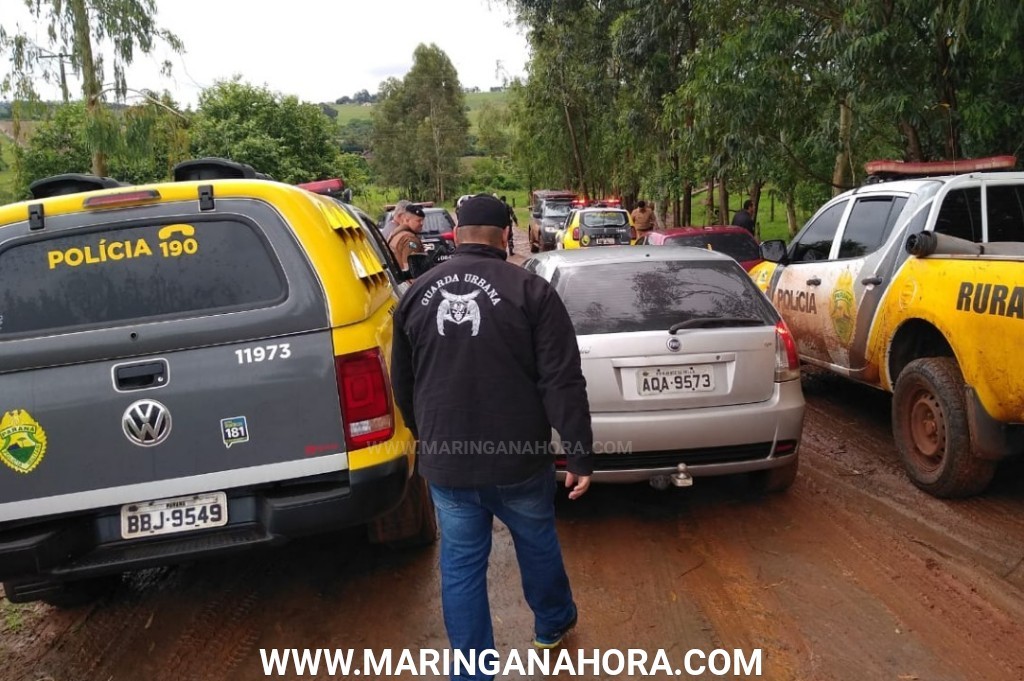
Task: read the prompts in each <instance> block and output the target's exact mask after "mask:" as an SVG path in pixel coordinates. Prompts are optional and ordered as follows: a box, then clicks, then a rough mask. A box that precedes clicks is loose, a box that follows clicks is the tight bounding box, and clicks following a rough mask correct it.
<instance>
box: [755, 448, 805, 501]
mask: <svg viewBox="0 0 1024 681" xmlns="http://www.w3.org/2000/svg"><path fill="white" fill-rule="evenodd" d="M799 468H800V457H799V456H798V457H796V458H794V459H793V461H792V463H789V464H786V465H785V466H782V467H781V468H768V469H766V470H763V471H755V472H753V473H751V474H750V489H751V491H752V492H754V493H755V494H778V493H779V492H785V491H786V490H787V489H789V488H790V487H792V486H793V483H794V482H795V481H796V472H797V470H798V469H799Z"/></svg>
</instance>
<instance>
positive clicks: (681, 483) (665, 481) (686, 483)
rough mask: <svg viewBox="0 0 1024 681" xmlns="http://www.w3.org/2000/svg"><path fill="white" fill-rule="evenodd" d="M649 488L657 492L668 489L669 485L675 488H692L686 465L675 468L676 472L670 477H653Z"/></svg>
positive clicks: (691, 478)
mask: <svg viewBox="0 0 1024 681" xmlns="http://www.w3.org/2000/svg"><path fill="white" fill-rule="evenodd" d="M650 482H651V487H653V488H654V489H656V490H658V491H664V490H667V489H668V486H669V485H673V486H675V487H693V476H692V475H690V473H689V471H687V470H686V464H685V463H681V464H679V465H678V466H676V472H675V473H672V474H671V475H655V476H654V477H653V478H651V480H650Z"/></svg>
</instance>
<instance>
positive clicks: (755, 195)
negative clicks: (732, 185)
mask: <svg viewBox="0 0 1024 681" xmlns="http://www.w3.org/2000/svg"><path fill="white" fill-rule="evenodd" d="M761 186H762V184H761V181H760V180H755V181H754V182H753V184H751V185H750V200H751V201H753V202H754V208H753V210H751V211H750V217H751V218H753V219H754V238H755V239H757V240H758V241H760V240H761V225H760V224H759V223H758V222H757V207H758V206H759V205H761Z"/></svg>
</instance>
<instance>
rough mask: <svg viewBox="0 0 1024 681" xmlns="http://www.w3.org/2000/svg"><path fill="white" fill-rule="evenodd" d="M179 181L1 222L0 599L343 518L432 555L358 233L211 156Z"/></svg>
mask: <svg viewBox="0 0 1024 681" xmlns="http://www.w3.org/2000/svg"><path fill="white" fill-rule="evenodd" d="M175 180H176V181H174V182H164V183H160V184H154V185H147V186H140V187H131V186H124V185H121V184H120V183H118V182H116V181H114V180H110V179H109V178H96V177H91V176H60V177H57V178H48V179H45V180H41V181H39V182H37V183H35V184H34V185H33V187H32V190H33V194H34V198H33V199H32V200H29V201H26V202H23V203H16V204H12V205H9V206H4V207H0V581H2V582H3V585H4V591H5V593H6V596H7V598H8V599H9V600H10V601H12V602H19V601H20V602H24V601H31V600H39V599H41V600H45V601H47V602H50V603H53V604H56V605H71V604H73V603H75V602H80V601H81V600H84V599H86V598H88V597H89V596H91V595H93V594H95V593H97V592H98V590H100V588H101V587H102V586H103V585H105V584H109V583H111V581H112V579H113V580H116V579H117V575H118V574H119V573H121V572H125V571H129V570H135V569H139V568H146V567H152V566H158V565H167V564H172V563H179V562H182V561H189V560H193V559H197V558H216V557H219V556H223V555H226V554H229V553H236V552H239V551H248V550H255V549H257V548H261V547H265V546H272V545H277V544H281V543H283V542H286V541H288V540H290V539H292V538H294V537H299V536H302V535H307V534H313V533H318V532H327V531H331V530H335V529H338V528H342V527H347V526H353V525H363V524H365V525H367V526H368V527H369V530H370V535H371V538H372V539H374V540H377V541H380V542H383V543H389V544H409V545H411V544H427V543H430V542H433V541H434V539H435V536H436V526H435V521H434V514H433V507H432V506H431V505H430V499H429V495H428V493H427V491H426V486H425V484H424V482H423V480H422V478H420V477H419V476H418V475H416V474H415V473H414V463H415V459H414V456H415V454H414V441H413V437H412V433H411V432H410V431H409V429H408V428H407V427H406V425H405V424H404V422H403V421H402V418H401V414H400V413H399V412H398V411H397V410H396V409H395V405H394V399H393V396H392V392H391V386H390V381H389V378H388V367H387V363H388V362H389V360H390V346H391V327H392V323H393V322H392V314H393V311H394V308H395V306H396V304H397V302H398V294H397V292H396V291H397V290H398V283H399V282H398V275H397V272H396V271H393V270H392V264H393V263H392V262H391V261H390V260H388V259H386V256H385V255H384V251H386V246H384V244H383V242H382V241H381V240H380V237H379V235H378V234H376V230H375V228H374V226H373V224H372V222H371V221H370V220H369V218H367V217H366V216H365V214H362V213H360V212H359V211H357V210H355V209H354V208H352V207H351V206H348V205H347V204H343V203H339V202H338V201H336V200H335V199H333V198H330V197H327V196H318V195H316V194H313V193H311V192H309V191H306V190H304V189H300V188H297V187H292V186H288V185H285V184H281V183H278V182H272V181H269V180H268V179H267V178H265V177H261V176H259V175H258V174H257V173H255V171H253V169H252V168H250V167H248V166H243V165H241V164H234V163H231V162H228V161H223V160H219V159H200V160H196V161H188V162H185V163H183V164H180V165H179V166H178V167H177V168H176V169H175ZM382 249H383V250H382ZM403 283H404V282H403Z"/></svg>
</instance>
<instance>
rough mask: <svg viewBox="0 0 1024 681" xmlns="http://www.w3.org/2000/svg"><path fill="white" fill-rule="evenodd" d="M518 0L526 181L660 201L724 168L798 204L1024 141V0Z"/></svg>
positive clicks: (521, 162) (517, 101) (740, 187)
mask: <svg viewBox="0 0 1024 681" xmlns="http://www.w3.org/2000/svg"><path fill="white" fill-rule="evenodd" d="M507 4H509V5H510V6H511V7H512V8H513V9H514V10H515V11H516V12H517V15H518V18H519V20H520V22H521V23H523V24H524V25H525V26H526V27H527V28H528V29H529V31H530V33H529V36H530V42H531V46H532V48H533V49H532V59H531V62H530V64H529V80H528V82H526V83H525V84H521V85H517V86H515V87H513V90H512V101H511V103H510V107H511V110H512V115H513V121H514V124H515V125H514V134H513V143H512V149H513V158H514V159H515V161H516V163H517V165H518V166H519V168H520V169H521V173H522V175H523V176H524V178H525V179H526V180H527V184H528V185H530V186H541V185H556V184H557V185H561V184H571V185H573V186H576V187H579V188H580V189H587V188H593V187H594V186H595V185H596V184H598V183H601V182H604V183H606V184H610V185H612V186H613V187H615V188H616V189H617V190H618V192H619V193H620V194H622V195H623V196H625V197H627V198H628V197H631V196H635V195H637V194H640V193H643V194H645V195H647V196H652V197H653V198H654V199H655V200H656V202H657V203H659V204H660V205H662V206H664V204H665V202H666V200H671V199H672V198H674V197H675V196H678V195H680V192H681V190H682V189H683V188H685V187H686V186H687V185H691V186H698V187H699V186H706V185H707V184H708V183H709V182H711V181H713V180H715V181H717V180H719V179H721V180H724V181H725V183H726V185H727V186H728V187H729V189H730V190H732V191H739V192H741V193H743V194H746V193H747V191H748V190H749V191H751V192H752V193H756V192H757V191H758V190H759V189H760V188H761V187H771V188H773V189H774V190H776V191H777V192H778V194H777V196H778V197H779V198H782V199H783V200H784V202H785V203H787V204H788V206H789V208H790V209H791V210H792V211H793V212H794V213H795V212H796V210H797V209H807V208H808V206H806V205H800V204H807V203H810V202H815V201H820V200H821V199H822V198H823V197H827V196H828V194H829V193H831V192H832V191H839V190H841V189H844V188H846V187H850V186H855V185H856V184H858V183H859V182H860V181H862V180H863V177H864V174H863V171H862V168H863V165H864V163H865V162H866V161H869V160H872V159H876V158H902V159H907V160H932V159H938V158H963V157H972V156H973V157H978V156H987V155H993V154H1003V153H1019V150H1020V149H1021V147H1022V146H1024V116H1022V115H1021V114H1022V113H1024V88H1022V87H1021V86H1020V76H1019V74H1020V72H1021V70H1022V68H1024V51H1022V50H1020V46H1021V45H1022V44H1024V5H1022V4H1021V3H1020V2H1019V0H992V1H991V2H987V3H977V2H973V1H972V0H892V1H889V2H878V1H877V0H842V1H840V0H822V1H821V2H815V3H808V2H797V1H794V0H778V1H771V2H764V0H686V1H683V2H680V1H679V0H603V1H602V2H599V3H594V2H588V1H586V0H507ZM574 137H575V143H574V139H573V138H574ZM791 227H792V225H791Z"/></svg>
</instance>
